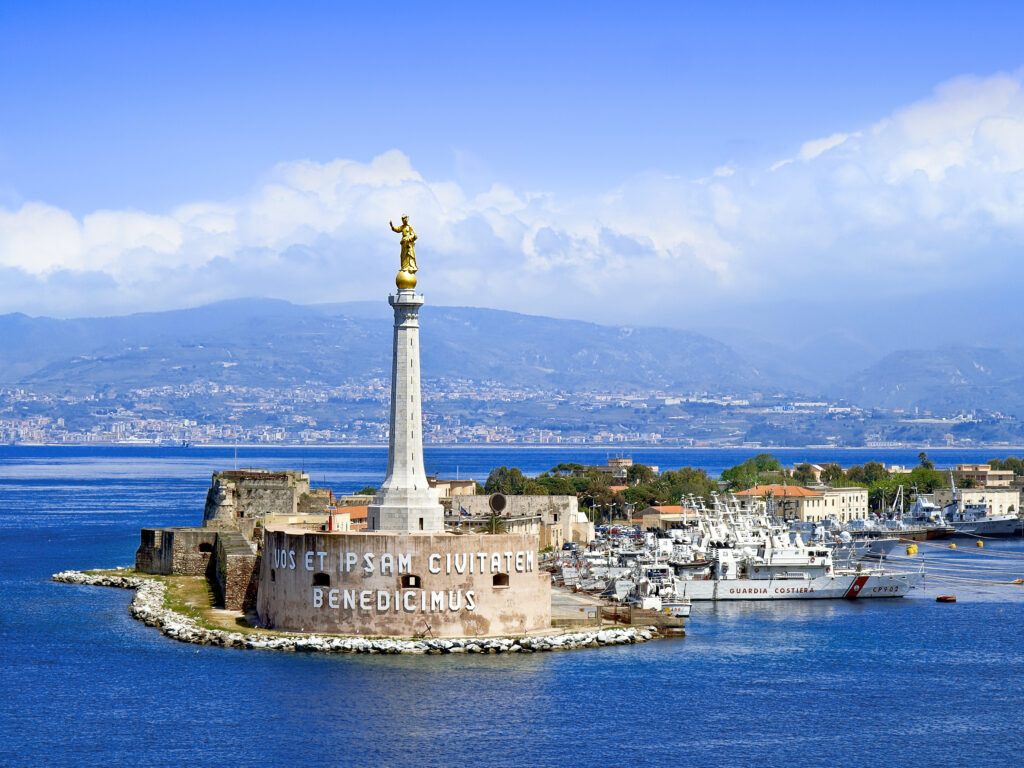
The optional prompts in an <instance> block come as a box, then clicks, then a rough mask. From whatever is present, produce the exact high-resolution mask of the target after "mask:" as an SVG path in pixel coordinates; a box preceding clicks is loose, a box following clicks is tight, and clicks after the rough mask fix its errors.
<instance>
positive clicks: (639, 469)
mask: <svg viewBox="0 0 1024 768" xmlns="http://www.w3.org/2000/svg"><path fill="white" fill-rule="evenodd" d="M657 477H658V475H657V473H656V472H655V471H654V469H652V468H651V467H649V466H647V465H646V464H634V465H633V466H631V467H629V469H627V470H626V482H627V483H628V484H629V485H641V484H644V483H653V482H654V481H655V480H656V479H657Z"/></svg>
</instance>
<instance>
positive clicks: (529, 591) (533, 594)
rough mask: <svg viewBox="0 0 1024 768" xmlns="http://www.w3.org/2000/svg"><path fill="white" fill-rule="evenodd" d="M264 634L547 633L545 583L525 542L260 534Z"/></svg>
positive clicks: (529, 540)
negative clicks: (288, 631)
mask: <svg viewBox="0 0 1024 768" xmlns="http://www.w3.org/2000/svg"><path fill="white" fill-rule="evenodd" d="M257 610H258V613H259V616H260V621H261V623H262V624H263V625H264V626H267V627H276V628H279V629H291V630H299V631H305V632H324V633H330V634H342V635H370V636H373V635H388V636H392V637H413V636H424V635H426V636H433V637H473V636H500V635H519V634H525V633H530V632H535V631H539V630H547V629H550V627H551V577H550V574H548V573H547V572H546V571H542V570H540V569H539V564H538V558H537V537H536V536H532V535H526V534H497V535H478V534H467V535H456V534H451V533H438V534H420V533H406V534H401V533H398V534H396V533H348V534H346V533H310V532H308V531H303V530H301V529H289V528H285V529H268V530H267V531H266V532H265V540H264V551H263V559H262V563H261V568H260V586H259V594H258V603H257Z"/></svg>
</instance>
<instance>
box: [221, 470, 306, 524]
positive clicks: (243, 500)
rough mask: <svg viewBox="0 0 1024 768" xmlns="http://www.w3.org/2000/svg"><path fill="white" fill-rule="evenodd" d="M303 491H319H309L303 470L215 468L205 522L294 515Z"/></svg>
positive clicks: (227, 521) (225, 521)
mask: <svg viewBox="0 0 1024 768" xmlns="http://www.w3.org/2000/svg"><path fill="white" fill-rule="evenodd" d="M304 495H309V496H310V497H313V496H316V495H317V494H311V493H310V488H309V475H307V474H305V473H303V472H294V471H292V470H285V471H283V472H271V471H268V470H265V469H239V470H229V471H226V472H216V473H214V475H213V480H212V482H211V483H210V490H209V491H208V492H207V494H206V507H205V508H204V510H203V525H204V526H206V527H208V528H222V527H226V528H237V527H238V521H239V520H246V519H249V520H251V519H257V520H258V519H260V518H263V517H265V516H266V515H294V514H297V513H298V510H299V504H300V499H301V498H302V497H303V496H304ZM320 511H323V510H322V508H321V510H320Z"/></svg>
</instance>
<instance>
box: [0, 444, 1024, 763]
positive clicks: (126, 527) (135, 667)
mask: <svg viewBox="0 0 1024 768" xmlns="http://www.w3.org/2000/svg"><path fill="white" fill-rule="evenodd" d="M753 453H755V451H749V450H746V451H700V450H680V449H631V450H629V451H628V455H632V456H633V457H634V459H635V460H637V461H643V462H645V463H651V464H657V465H659V466H660V467H661V468H663V469H670V468H677V467H679V466H682V465H694V466H701V467H704V468H706V469H708V470H709V471H710V472H712V473H717V472H719V471H720V470H721V469H722V468H724V467H728V466H731V465H733V464H736V463H738V462H740V461H742V460H743V459H745V458H747V457H749V456H750V455H752V454H753ZM775 454H776V455H777V456H779V457H780V459H782V461H783V462H785V463H792V462H796V461H803V460H811V461H831V460H837V461H840V462H842V463H844V464H851V463H861V462H863V461H867V460H870V459H878V460H882V461H886V462H887V463H904V464H916V463H917V452H916V451H896V450H886V451H834V450H833V451H827V450H822V451H818V450H796V451H775ZM607 455H608V452H607V451H606V450H605V449H539V448H536V449H534V448H491V447H460V448H447V447H438V448H430V447H427V450H426V459H427V469H428V471H429V472H438V473H440V474H442V475H444V476H451V475H454V474H455V473H456V472H458V473H459V474H460V476H462V477H475V478H476V479H478V480H481V481H482V480H483V479H484V478H485V477H486V475H487V472H488V471H489V469H490V468H491V467H494V466H497V465H501V464H511V465H516V466H519V467H520V468H522V469H523V470H524V471H527V472H528V473H536V472H540V471H543V470H545V469H548V468H550V467H551V466H553V465H554V464H556V463H558V462H559V461H573V460H578V461H583V462H593V463H598V462H601V461H602V460H603V459H604V458H605V457H606V456H607ZM929 455H930V456H931V457H932V458H933V460H935V462H936V463H937V464H938V465H939V466H940V467H942V466H949V465H951V464H954V463H958V462H965V461H971V462H973V461H983V460H985V459H988V458H992V457H994V456H997V455H999V454H998V452H996V451H992V450H980V451H963V450H957V451H942V450H933V451H929ZM234 461H235V458H234V451H233V450H232V449H208V448H194V449H160V448H50V447H39V448H36V447H0V764H2V765H127V764H130V765H154V766H177V765H264V766H290V767H292V766H295V767H297V766H307V765H330V766H347V765H388V766H391V765H396V766H397V765H410V766H420V765H424V766H435V765H436V766H449V765H453V766H460V765H467V766H469V765H488V766H506V765H524V766H573V765H576V766H604V765H623V766H632V765H653V766H661V765H665V766H678V765H692V766H705V765H707V766H710V765H729V766H732V765H735V766H762V765H763V766H939V765H977V766H1020V765H1021V764H1022V763H1024V598H1022V594H1024V587H1019V586H1008V585H1002V584H997V583H996V582H999V581H1007V580H1010V579H1012V578H1017V577H1021V576H1024V544H1022V543H1021V542H1019V541H1013V542H998V543H997V542H987V543H986V547H985V549H984V550H976V549H975V548H973V547H969V546H965V544H964V543H961V544H960V549H959V550H957V552H955V553H954V552H950V551H948V550H943V549H938V548H927V547H922V554H923V555H924V558H925V561H926V563H927V564H928V569H929V571H930V572H932V573H934V574H936V575H937V576H939V575H941V576H942V577H943V578H959V577H962V576H963V575H964V573H965V572H964V571H963V569H964V568H965V567H967V566H968V565H969V566H970V567H971V573H972V574H973V575H974V576H975V577H976V578H977V579H978V581H977V583H972V584H970V585H967V584H964V583H950V582H936V581H932V582H929V584H928V586H927V587H926V588H925V589H924V590H921V591H918V592H915V593H913V596H912V597H910V598H907V599H903V600H895V601H885V600H877V601H874V600H865V601H861V602H844V601H835V602H831V601H811V602H792V603H787V602H780V603H775V604H770V605H758V604H746V605H744V604H737V605H731V606H718V607H714V606H707V605H701V604H698V605H697V606H696V607H695V609H694V612H693V616H692V617H691V620H690V623H689V625H688V627H687V630H688V633H689V634H688V636H687V637H686V638H684V639H681V640H671V641H659V642H653V643H648V644H646V645H643V646H638V647H632V648H630V647H627V648H607V649H594V650H588V651H578V652H573V653H559V654H533V655H529V656H498V657H473V656H458V657H454V656H450V657H432V656H431V657H409V658H402V657H376V656H374V657H364V656H316V655H307V654H282V653H274V652H260V651H237V650H226V649H217V648H207V647H195V646H190V645H185V644H182V643H177V642H174V641H172V640H168V639H166V638H165V637H163V636H162V635H160V634H159V633H158V632H157V631H156V630H153V629H150V628H147V627H144V626H142V625H141V624H139V623H138V622H136V621H134V620H133V619H131V618H130V617H129V615H128V612H127V605H128V601H129V599H130V595H129V594H128V593H127V592H123V591H120V590H111V589H102V588H95V587H75V586H69V585H59V584H53V583H51V582H49V581H48V578H49V576H50V575H51V574H52V573H54V572H56V571H58V570H61V569H65V568H94V567H110V566H116V565H127V564H130V563H131V562H132V561H133V555H134V551H135V548H136V546H137V545H138V529H139V528H140V527H141V526H143V525H147V526H165V525H195V524H198V523H199V521H200V519H201V516H202V506H203V501H204V498H205V493H206V488H207V485H208V483H209V479H210V474H211V473H212V472H214V471H216V470H221V469H230V468H231V467H232V466H234ZM238 465H239V466H259V467H269V468H296V469H305V470H306V471H307V472H309V473H310V475H311V477H312V480H313V482H314V484H327V485H330V486H332V487H333V488H334V489H335V491H336V492H350V491H353V490H357V489H359V488H361V487H363V486H364V485H366V484H378V483H379V482H380V481H381V479H382V475H383V473H384V470H385V467H386V451H385V450H384V449H376V448H362V449H355V448H332V449H324V448H308V449H299V448H296V449H287V448H277V449H250V448H247V449H239V457H238ZM999 554H1003V555H1005V556H1003V557H999V556H997V555H999ZM947 593H955V594H956V595H957V596H958V598H959V602H958V603H957V604H955V605H942V604H937V603H935V602H934V599H935V596H936V595H938V594H947Z"/></svg>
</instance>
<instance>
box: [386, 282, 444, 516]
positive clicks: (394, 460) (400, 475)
mask: <svg viewBox="0 0 1024 768" xmlns="http://www.w3.org/2000/svg"><path fill="white" fill-rule="evenodd" d="M388 302H389V303H390V304H391V306H392V307H393V308H394V310H395V334H394V349H393V358H392V361H391V438H390V440H389V451H388V475H387V478H386V479H385V480H384V485H382V486H381V488H380V490H379V491H378V492H377V495H376V496H374V498H373V503H372V504H371V505H370V508H369V510H368V511H367V529H368V530H371V531H400V532H404V533H410V532H412V533H415V532H417V531H427V532H431V533H438V532H440V531H444V511H443V509H442V507H441V504H440V503H439V502H438V500H437V491H435V490H434V489H433V488H431V487H430V486H429V485H427V475H426V472H425V471H424V469H423V411H422V408H421V405H420V321H419V309H420V307H421V306H423V297H422V296H420V295H417V294H416V293H415V291H412V290H399V291H398V293H397V294H394V295H391V296H389V297H388Z"/></svg>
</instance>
